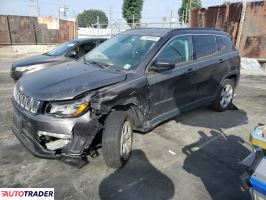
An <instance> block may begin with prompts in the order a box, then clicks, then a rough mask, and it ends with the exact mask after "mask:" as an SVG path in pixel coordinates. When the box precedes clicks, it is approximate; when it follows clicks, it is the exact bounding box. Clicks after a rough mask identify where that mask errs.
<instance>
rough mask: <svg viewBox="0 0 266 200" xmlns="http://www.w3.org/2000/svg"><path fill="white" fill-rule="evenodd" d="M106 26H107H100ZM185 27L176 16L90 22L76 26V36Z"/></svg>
mask: <svg viewBox="0 0 266 200" xmlns="http://www.w3.org/2000/svg"><path fill="white" fill-rule="evenodd" d="M139 21H140V22H139ZM101 27H107V28H101ZM180 27H187V25H186V24H185V23H179V20H178V19H177V18H169V19H167V18H165V19H162V20H158V22H157V21H155V20H147V19H146V20H143V19H142V20H137V19H135V21H134V22H133V23H129V24H127V23H125V22H123V21H119V20H118V21H113V22H111V23H110V24H109V25H107V24H92V25H91V27H87V28H82V27H79V28H78V37H79V38H85V37H105V38H110V37H112V36H114V35H116V34H118V33H120V32H122V31H125V30H128V29H134V28H180Z"/></svg>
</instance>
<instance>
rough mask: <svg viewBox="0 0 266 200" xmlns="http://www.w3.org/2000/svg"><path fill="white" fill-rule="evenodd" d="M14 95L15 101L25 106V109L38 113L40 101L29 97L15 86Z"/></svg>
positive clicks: (22, 106)
mask: <svg viewBox="0 0 266 200" xmlns="http://www.w3.org/2000/svg"><path fill="white" fill-rule="evenodd" d="M13 96H14V99H15V101H16V102H17V104H18V105H19V106H20V107H21V108H24V109H25V110H27V111H29V112H31V113H33V114H36V113H37V112H38V110H39V106H40V101H38V100H35V99H33V98H31V97H27V96H26V95H24V94H22V93H21V92H20V91H18V90H17V88H16V87H15V88H14V94H13Z"/></svg>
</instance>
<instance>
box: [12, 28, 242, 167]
mask: <svg viewBox="0 0 266 200" xmlns="http://www.w3.org/2000/svg"><path fill="white" fill-rule="evenodd" d="M239 74H240V57H239V52H238V51H237V50H236V49H235V47H234V45H233V44H232V42H231V39H230V36H229V35H228V34H227V33H225V32H222V31H220V30H217V29H201V28H185V29H134V30H129V31H125V32H123V33H120V34H118V35H117V36H115V37H113V38H112V39H110V40H107V41H106V42H104V43H102V44H101V45H99V46H98V47H96V48H95V49H93V50H92V51H90V52H89V53H88V54H86V55H85V56H84V57H83V58H82V59H80V60H78V61H71V62H68V63H63V64H59V65H56V66H54V67H52V68H48V69H44V70H41V71H38V72H35V73H32V74H29V75H27V76H25V77H22V78H21V79H20V80H19V81H18V82H17V84H16V86H15V88H14V95H13V97H12V103H13V107H14V117H13V125H12V130H13V132H14V134H15V135H16V136H17V138H18V139H19V140H20V141H21V143H22V144H24V145H25V147H26V148H28V149H29V150H30V151H31V152H32V153H33V154H34V155H35V156H37V157H40V158H48V159H60V160H63V161H65V162H67V163H69V164H72V165H75V166H77V167H81V166H83V165H84V164H86V163H87V162H88V160H87V156H88V155H89V154H90V153H91V152H94V151H95V142H94V141H95V140H96V138H98V139H99V138H100V141H101V145H102V154H103V158H104V160H105V162H106V164H107V165H108V166H109V167H113V168H119V167H122V166H123V165H124V164H125V163H126V162H127V160H128V159H129V157H130V152H131V148H132V141H133V140H132V139H133V131H134V130H136V131H140V132H147V131H149V130H151V129H153V128H154V127H155V126H157V125H159V124H160V123H162V122H163V121H165V120H167V119H170V118H172V117H174V116H176V115H178V114H180V113H182V112H185V111H188V110H191V109H194V108H196V107H200V106H211V107H212V108H213V109H214V110H216V111H219V112H220V111H225V110H226V109H227V108H228V107H229V106H230V104H231V103H232V101H233V97H234V91H235V88H236V86H237V84H238V81H239Z"/></svg>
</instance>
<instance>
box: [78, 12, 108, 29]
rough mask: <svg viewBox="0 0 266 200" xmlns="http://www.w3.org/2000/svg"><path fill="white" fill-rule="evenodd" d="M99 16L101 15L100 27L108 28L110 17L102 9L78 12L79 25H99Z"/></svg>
mask: <svg viewBox="0 0 266 200" xmlns="http://www.w3.org/2000/svg"><path fill="white" fill-rule="evenodd" d="M97 17H99V24H100V28H106V27H107V25H108V18H107V16H106V14H105V13H104V12H103V11H101V10H94V9H90V10H84V11H83V13H81V14H78V16H77V21H78V26H79V27H95V26H97Z"/></svg>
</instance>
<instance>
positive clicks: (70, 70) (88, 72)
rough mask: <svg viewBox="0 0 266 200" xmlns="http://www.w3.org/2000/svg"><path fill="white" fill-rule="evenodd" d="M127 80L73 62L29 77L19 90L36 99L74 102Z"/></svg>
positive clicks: (116, 74) (92, 66)
mask: <svg viewBox="0 0 266 200" xmlns="http://www.w3.org/2000/svg"><path fill="white" fill-rule="evenodd" d="M125 79H126V73H123V72H119V71H113V70H108V69H103V68H100V67H98V66H96V65H93V64H91V65H88V64H83V63H81V62H77V61H72V62H68V63H63V64H60V65H55V66H54V67H52V68H48V69H44V70H41V71H37V72H34V73H31V74H28V75H26V76H24V77H22V78H21V79H20V80H19V81H18V82H17V88H18V89H19V90H20V91H21V92H22V93H23V94H25V95H26V96H29V97H32V98H34V99H37V100H43V101H56V100H66V99H73V98H74V97H76V96H78V95H80V94H82V93H84V92H88V91H90V90H94V89H97V88H101V87H104V86H107V85H111V84H114V83H118V82H120V81H123V80H125Z"/></svg>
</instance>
